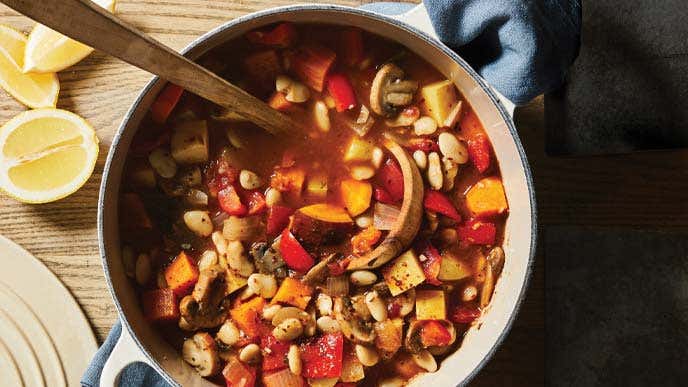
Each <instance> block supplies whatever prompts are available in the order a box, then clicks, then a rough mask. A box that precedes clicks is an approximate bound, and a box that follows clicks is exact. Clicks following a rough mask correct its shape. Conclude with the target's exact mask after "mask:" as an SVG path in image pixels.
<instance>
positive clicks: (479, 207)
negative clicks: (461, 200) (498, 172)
mask: <svg viewBox="0 0 688 387" xmlns="http://www.w3.org/2000/svg"><path fill="white" fill-rule="evenodd" d="M466 207H467V208H468V210H469V211H471V213H472V214H473V216H475V217H477V218H481V217H490V216H494V215H499V214H503V213H504V212H506V211H507V210H508V209H509V205H508V204H507V202H506V194H505V193H504V186H503V185H502V181H501V180H500V179H499V178H498V177H486V178H484V179H482V180H480V181H478V182H477V183H475V184H474V185H473V187H471V189H469V190H468V192H467V193H466Z"/></svg>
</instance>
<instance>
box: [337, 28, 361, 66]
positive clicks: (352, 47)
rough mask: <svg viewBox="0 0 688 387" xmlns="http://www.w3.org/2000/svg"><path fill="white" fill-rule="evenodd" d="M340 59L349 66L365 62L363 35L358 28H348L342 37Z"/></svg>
mask: <svg viewBox="0 0 688 387" xmlns="http://www.w3.org/2000/svg"><path fill="white" fill-rule="evenodd" d="M340 53H341V55H340V57H341V58H342V61H343V62H344V64H345V65H347V66H356V65H357V64H359V63H360V62H361V61H362V60H363V33H362V32H361V30H360V29H358V28H347V29H345V30H344V31H342V34H341V37H340Z"/></svg>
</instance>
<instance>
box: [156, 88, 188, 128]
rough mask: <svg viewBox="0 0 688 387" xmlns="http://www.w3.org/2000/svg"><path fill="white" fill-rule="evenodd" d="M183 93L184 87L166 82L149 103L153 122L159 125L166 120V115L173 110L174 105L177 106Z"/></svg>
mask: <svg viewBox="0 0 688 387" xmlns="http://www.w3.org/2000/svg"><path fill="white" fill-rule="evenodd" d="M183 93H184V89H182V88H181V86H177V85H175V84H173V83H168V84H167V86H165V88H164V89H163V90H162V92H161V93H160V94H158V98H156V99H155V102H153V104H152V105H151V108H150V110H151V118H152V119H153V122H155V123H156V124H161V125H162V124H164V123H165V122H166V121H167V117H169V116H170V113H172V110H174V107H175V106H177V103H178V102H179V99H180V98H181V97H182V94H183Z"/></svg>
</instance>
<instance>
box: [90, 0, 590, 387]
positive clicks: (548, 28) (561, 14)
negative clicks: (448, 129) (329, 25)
mask: <svg viewBox="0 0 688 387" xmlns="http://www.w3.org/2000/svg"><path fill="white" fill-rule="evenodd" d="M425 5H426V7H427V9H428V13H429V14H430V18H431V20H432V22H433V25H434V27H435V31H436V32H437V34H438V36H439V37H440V39H441V40H442V41H443V42H444V43H445V44H447V45H448V46H449V47H451V48H452V49H454V50H456V51H457V52H458V53H459V54H460V55H461V56H462V57H463V58H464V59H466V60H467V61H468V62H469V63H470V64H471V65H472V66H473V67H474V68H475V69H476V70H477V71H478V72H479V73H480V75H481V76H483V77H484V78H485V79H486V80H487V82H488V83H489V84H490V85H492V86H493V87H495V88H496V89H497V90H498V91H499V92H500V93H502V94H503V95H504V96H505V97H507V98H509V99H510V100H511V101H513V102H514V103H516V104H522V103H526V102H528V101H530V100H531V99H532V98H533V97H535V96H537V95H539V94H542V93H544V92H547V91H550V90H552V89H553V88H555V87H557V86H559V85H560V84H561V83H562V82H563V80H564V77H565V75H566V71H567V70H568V68H569V66H570V65H571V63H573V60H574V59H575V58H576V56H577V55H578V46H579V42H580V27H581V7H580V2H579V1H578V0H425ZM413 6H414V4H408V3H391V2H382V3H372V4H366V5H365V6H363V7H362V8H364V9H368V10H372V11H376V12H380V13H383V14H387V15H396V14H401V13H404V12H406V11H408V10H410V9H411V8H412V7H413ZM121 330H122V326H121V325H120V323H119V322H118V323H117V324H115V326H114V327H113V328H112V331H110V334H109V335H108V337H107V339H106V340H105V343H103V346H102V347H101V348H100V349H99V350H98V352H97V353H96V355H95V356H94V358H93V360H92V361H91V365H90V366H89V368H88V369H87V370H86V373H85V374H84V376H83V379H82V380H81V384H82V386H86V387H97V386H98V384H99V381H100V374H101V371H102V369H103V365H104V364H105V361H106V360H107V358H108V356H110V353H111V352H112V348H113V347H114V345H115V343H116V342H117V339H118V338H119V335H120V333H121ZM120 385H121V386H128V387H136V386H155V387H166V386H167V385H168V384H167V383H166V382H165V381H164V380H163V379H162V378H161V377H160V376H159V375H158V374H157V373H156V372H155V371H154V370H153V369H151V368H150V367H148V366H147V365H145V364H141V363H135V364H132V365H130V366H128V367H127V368H125V370H124V371H123V372H122V377H121V381H120Z"/></svg>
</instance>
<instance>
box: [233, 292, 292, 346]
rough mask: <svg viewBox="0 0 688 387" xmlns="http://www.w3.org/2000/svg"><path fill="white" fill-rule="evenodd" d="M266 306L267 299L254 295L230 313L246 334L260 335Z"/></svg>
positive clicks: (251, 335)
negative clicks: (261, 315) (261, 316)
mask: <svg viewBox="0 0 688 387" xmlns="http://www.w3.org/2000/svg"><path fill="white" fill-rule="evenodd" d="M264 306H265V300H264V299H263V298H262V297H254V298H252V299H250V300H248V301H246V302H244V303H241V304H239V305H237V306H235V307H234V308H232V309H231V310H230V311H229V314H230V315H231V316H232V320H234V322H235V323H236V324H237V325H238V326H239V328H240V329H241V330H242V331H244V333H246V335H248V336H250V337H254V336H259V335H260V333H261V331H262V324H261V318H260V313H261V311H262V310H263V307H264ZM304 308H305V306H304Z"/></svg>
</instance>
